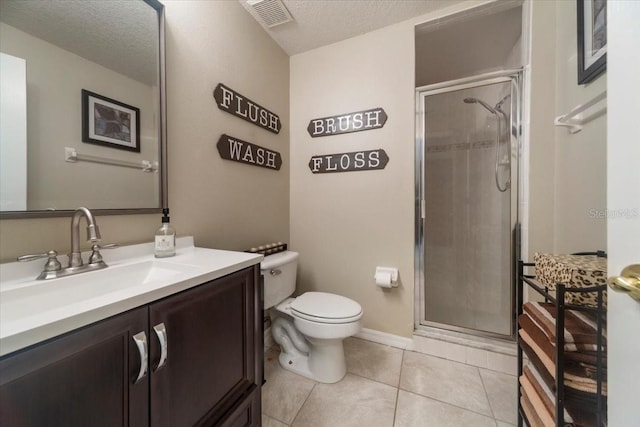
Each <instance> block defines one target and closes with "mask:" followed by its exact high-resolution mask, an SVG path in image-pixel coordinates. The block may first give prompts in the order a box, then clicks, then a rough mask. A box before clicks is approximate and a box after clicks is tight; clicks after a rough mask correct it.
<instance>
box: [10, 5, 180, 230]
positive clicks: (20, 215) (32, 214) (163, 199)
mask: <svg viewBox="0 0 640 427" xmlns="http://www.w3.org/2000/svg"><path fill="white" fill-rule="evenodd" d="M142 1H144V2H145V3H147V4H148V5H149V6H150V7H152V8H153V9H155V10H156V12H157V13H158V39H159V40H158V41H159V43H158V70H157V73H158V90H159V92H160V93H159V96H158V98H159V100H160V120H159V121H158V122H159V123H158V126H159V129H158V136H159V141H158V142H159V144H160V147H159V148H160V150H159V153H158V154H159V157H160V158H159V163H160V206H159V207H157V208H131V209H91V212H92V213H93V214H94V215H97V216H101V215H134V214H153V213H161V212H162V209H163V208H168V207H169V197H168V175H167V102H166V97H167V92H166V77H165V28H164V26H165V24H164V22H165V18H164V5H163V4H162V3H160V1H159V0H142ZM73 212H74V210H67V209H60V210H55V211H48V210H32V211H28V210H27V211H4V212H0V219H28V218H54V217H67V216H71V215H73Z"/></svg>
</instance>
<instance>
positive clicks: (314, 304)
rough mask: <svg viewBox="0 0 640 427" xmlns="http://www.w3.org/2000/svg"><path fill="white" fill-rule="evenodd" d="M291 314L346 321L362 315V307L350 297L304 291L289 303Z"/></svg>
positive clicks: (319, 319)
mask: <svg viewBox="0 0 640 427" xmlns="http://www.w3.org/2000/svg"><path fill="white" fill-rule="evenodd" d="M290 308H291V312H292V314H293V315H296V316H299V317H301V318H303V319H307V320H311V321H318V322H323V323H348V322H353V321H356V320H358V319H360V318H361V317H362V307H361V306H360V304H358V303H357V302H355V301H354V300H352V299H349V298H347V297H343V296H341V295H336V294H329V293H326V292H306V293H304V294H302V295H300V296H299V297H297V298H296V299H295V300H294V301H292V302H291V305H290Z"/></svg>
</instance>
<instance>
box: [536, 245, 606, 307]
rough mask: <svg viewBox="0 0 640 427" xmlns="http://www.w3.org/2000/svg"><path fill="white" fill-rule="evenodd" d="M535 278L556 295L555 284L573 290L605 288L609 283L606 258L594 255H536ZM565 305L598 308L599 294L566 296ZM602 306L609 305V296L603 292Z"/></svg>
mask: <svg viewBox="0 0 640 427" xmlns="http://www.w3.org/2000/svg"><path fill="white" fill-rule="evenodd" d="M533 262H534V263H535V272H536V278H537V279H538V281H539V282H540V283H542V284H543V285H544V286H546V287H547V288H548V289H549V291H550V292H551V293H552V294H553V293H555V291H556V283H563V284H565V285H566V286H567V287H571V288H587V287H591V286H596V285H604V284H606V282H607V259H606V258H602V257H597V256H595V255H554V254H545V253H535V254H534V255H533ZM565 303H567V304H575V305H590V306H594V307H596V306H597V305H598V294H597V293H596V292H589V293H582V294H577V293H576V294H566V297H565ZM603 304H604V306H605V307H606V305H607V293H606V291H605V292H604V295H603Z"/></svg>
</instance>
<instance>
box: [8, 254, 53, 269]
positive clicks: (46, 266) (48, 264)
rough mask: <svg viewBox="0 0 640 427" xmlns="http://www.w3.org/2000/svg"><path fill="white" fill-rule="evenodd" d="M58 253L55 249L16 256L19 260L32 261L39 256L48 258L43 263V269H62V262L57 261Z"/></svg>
mask: <svg viewBox="0 0 640 427" xmlns="http://www.w3.org/2000/svg"><path fill="white" fill-rule="evenodd" d="M57 257H58V253H57V252H56V251H49V252H46V253H42V254H32V255H22V256H19V257H18V261H19V262H26V261H34V260H36V259H40V258H49V259H47V262H46V263H45V264H44V271H60V270H62V264H60V261H58V258H57Z"/></svg>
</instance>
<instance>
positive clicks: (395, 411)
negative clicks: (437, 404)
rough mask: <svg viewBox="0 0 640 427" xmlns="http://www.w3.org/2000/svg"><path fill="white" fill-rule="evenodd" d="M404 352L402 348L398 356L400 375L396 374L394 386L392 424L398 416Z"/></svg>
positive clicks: (394, 423)
mask: <svg viewBox="0 0 640 427" xmlns="http://www.w3.org/2000/svg"><path fill="white" fill-rule="evenodd" d="M404 352H405V350H402V357H401V358H400V375H398V387H396V407H395V408H394V410H393V424H391V425H392V426H395V425H396V417H397V416H398V400H399V399H400V381H401V380H402V367H403V366H404Z"/></svg>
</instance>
